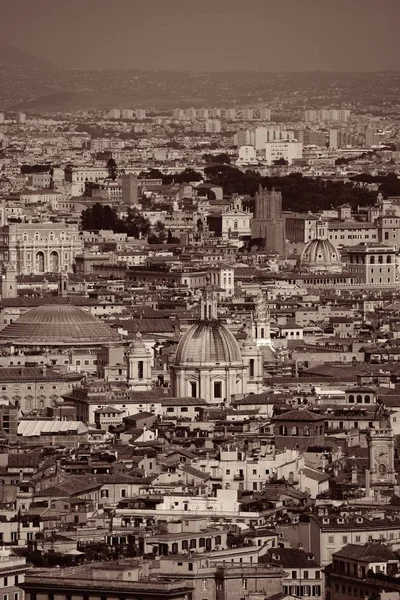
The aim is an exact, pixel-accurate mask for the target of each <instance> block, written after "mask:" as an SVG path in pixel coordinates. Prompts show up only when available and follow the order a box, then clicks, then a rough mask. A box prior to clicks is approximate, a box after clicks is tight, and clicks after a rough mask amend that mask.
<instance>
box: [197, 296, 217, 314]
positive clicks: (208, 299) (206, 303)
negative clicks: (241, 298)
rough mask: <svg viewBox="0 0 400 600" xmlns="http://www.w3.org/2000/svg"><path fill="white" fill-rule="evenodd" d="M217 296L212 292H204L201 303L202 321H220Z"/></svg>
mask: <svg viewBox="0 0 400 600" xmlns="http://www.w3.org/2000/svg"><path fill="white" fill-rule="evenodd" d="M217 307H218V302H217V295H216V293H215V292H214V291H212V290H206V291H204V293H203V295H202V297H201V302H200V320H201V321H215V320H217V319H218V308H217Z"/></svg>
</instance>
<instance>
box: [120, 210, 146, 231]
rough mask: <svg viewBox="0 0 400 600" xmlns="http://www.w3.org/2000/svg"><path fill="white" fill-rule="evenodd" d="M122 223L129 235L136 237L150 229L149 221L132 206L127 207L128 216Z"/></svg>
mask: <svg viewBox="0 0 400 600" xmlns="http://www.w3.org/2000/svg"><path fill="white" fill-rule="evenodd" d="M123 223H124V225H125V229H126V231H125V232H126V233H127V234H128V235H129V236H130V237H134V238H138V237H142V236H146V235H148V233H149V231H150V221H149V220H148V219H146V217H144V216H143V215H142V214H141V213H140V212H139V210H138V209H137V208H134V207H129V208H128V216H127V217H126V219H125V221H123Z"/></svg>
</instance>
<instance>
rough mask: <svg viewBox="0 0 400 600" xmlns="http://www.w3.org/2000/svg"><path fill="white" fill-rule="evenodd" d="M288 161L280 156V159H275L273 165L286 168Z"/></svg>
mask: <svg viewBox="0 0 400 600" xmlns="http://www.w3.org/2000/svg"><path fill="white" fill-rule="evenodd" d="M288 164H289V163H288V161H287V160H286V159H285V158H283V156H281V157H280V158H277V159H276V160H274V165H277V166H278V165H280V166H286V165H288Z"/></svg>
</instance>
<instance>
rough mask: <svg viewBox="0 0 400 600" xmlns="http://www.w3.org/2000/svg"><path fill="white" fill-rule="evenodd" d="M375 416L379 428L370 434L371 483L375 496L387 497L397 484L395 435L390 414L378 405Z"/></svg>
mask: <svg viewBox="0 0 400 600" xmlns="http://www.w3.org/2000/svg"><path fill="white" fill-rule="evenodd" d="M375 416H376V417H378V418H379V427H378V428H376V429H374V428H371V429H370V430H369V432H368V437H367V443H368V457H369V481H370V487H371V490H372V491H373V492H374V495H375V496H379V495H380V494H381V493H383V494H384V495H387V494H388V493H390V492H391V491H393V487H394V485H395V484H396V472H395V469H394V434H393V430H392V426H391V423H390V413H389V411H388V410H387V409H386V408H385V407H384V406H383V404H382V403H381V404H378V405H377V409H376V411H375Z"/></svg>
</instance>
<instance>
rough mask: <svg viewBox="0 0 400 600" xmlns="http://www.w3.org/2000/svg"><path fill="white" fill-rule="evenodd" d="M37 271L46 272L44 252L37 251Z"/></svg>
mask: <svg viewBox="0 0 400 600" xmlns="http://www.w3.org/2000/svg"><path fill="white" fill-rule="evenodd" d="M35 267H36V272H37V273H44V253H43V252H37V253H36V265H35Z"/></svg>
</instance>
